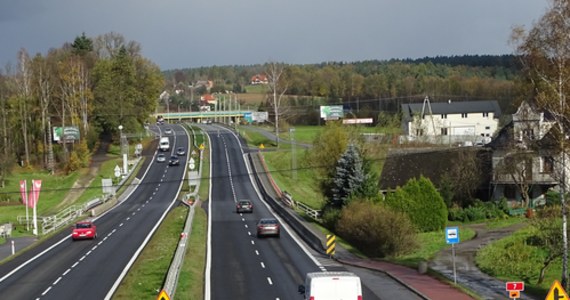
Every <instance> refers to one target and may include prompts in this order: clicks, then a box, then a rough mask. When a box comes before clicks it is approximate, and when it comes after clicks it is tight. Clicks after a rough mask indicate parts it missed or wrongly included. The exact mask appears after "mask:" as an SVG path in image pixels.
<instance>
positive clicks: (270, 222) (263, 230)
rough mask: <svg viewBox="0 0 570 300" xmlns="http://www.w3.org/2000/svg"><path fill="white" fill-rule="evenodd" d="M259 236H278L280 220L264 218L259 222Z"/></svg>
mask: <svg viewBox="0 0 570 300" xmlns="http://www.w3.org/2000/svg"><path fill="white" fill-rule="evenodd" d="M256 227H257V237H258V238H260V237H264V236H276V237H279V235H280V227H281V226H279V222H278V221H277V220H276V219H273V218H263V219H261V220H259V222H257V226H256Z"/></svg>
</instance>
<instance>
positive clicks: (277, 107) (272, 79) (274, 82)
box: [265, 62, 288, 147]
mask: <svg viewBox="0 0 570 300" xmlns="http://www.w3.org/2000/svg"><path fill="white" fill-rule="evenodd" d="M265 67H266V70H265V73H266V76H267V80H268V86H269V90H270V92H271V96H270V97H271V98H270V101H271V107H272V108H273V113H274V114H275V136H276V137H275V142H276V143H277V147H279V118H280V116H281V115H282V114H283V113H284V112H283V111H282V100H283V99H284V97H283V96H284V95H285V93H286V92H287V88H288V84H287V81H286V79H285V75H284V73H285V64H283V63H277V62H269V63H267V64H266V65H265Z"/></svg>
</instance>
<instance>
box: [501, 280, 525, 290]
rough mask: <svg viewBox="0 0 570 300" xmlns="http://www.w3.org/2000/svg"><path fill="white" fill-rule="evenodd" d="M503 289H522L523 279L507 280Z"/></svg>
mask: <svg viewBox="0 0 570 300" xmlns="http://www.w3.org/2000/svg"><path fill="white" fill-rule="evenodd" d="M505 289H506V290H507V291H524V282H523V281H508V282H506V283H505Z"/></svg>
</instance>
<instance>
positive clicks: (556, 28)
mask: <svg viewBox="0 0 570 300" xmlns="http://www.w3.org/2000/svg"><path fill="white" fill-rule="evenodd" d="M568 32H570V1H567V0H551V6H550V8H549V10H548V11H547V12H546V13H545V14H544V16H542V18H541V19H540V20H539V21H538V22H537V23H536V24H535V25H534V26H533V28H532V29H531V30H530V31H528V32H526V31H525V30H524V28H522V27H517V28H515V29H514V30H513V34H512V41H513V43H514V44H515V45H516V50H517V53H518V54H519V55H520V57H521V58H522V59H521V61H522V63H523V66H524V67H525V71H526V72H525V73H526V75H527V76H528V81H529V82H530V83H531V87H532V92H533V94H534V95H535V97H534V99H535V101H536V103H537V105H538V107H540V108H541V109H543V110H544V111H548V112H549V113H550V114H551V115H552V117H553V118H554V120H555V122H556V125H555V126H556V128H557V129H558V130H557V132H556V133H557V134H558V138H557V141H558V146H559V149H560V156H559V157H560V161H559V162H560V164H559V165H560V170H561V176H560V178H559V182H560V201H561V204H562V205H561V206H562V236H563V249H564V251H563V258H562V278H561V283H562V285H563V286H564V287H565V288H566V289H567V288H568V235H567V223H568V222H567V207H566V199H565V194H566V190H567V188H568V187H567V186H566V181H567V180H566V166H565V162H566V159H567V150H568V149H567V148H568V141H567V135H568V133H567V131H568V124H570V119H569V117H570V106H569V105H568V103H567V94H568V92H567V91H568V90H570V65H569V63H570V35H568Z"/></svg>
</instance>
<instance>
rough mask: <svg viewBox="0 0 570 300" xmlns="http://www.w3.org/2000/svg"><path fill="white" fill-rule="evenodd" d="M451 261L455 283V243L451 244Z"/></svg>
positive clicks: (455, 281)
mask: <svg viewBox="0 0 570 300" xmlns="http://www.w3.org/2000/svg"><path fill="white" fill-rule="evenodd" d="M451 261H452V262H453V283H455V284H457V271H456V270H455V244H451Z"/></svg>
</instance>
